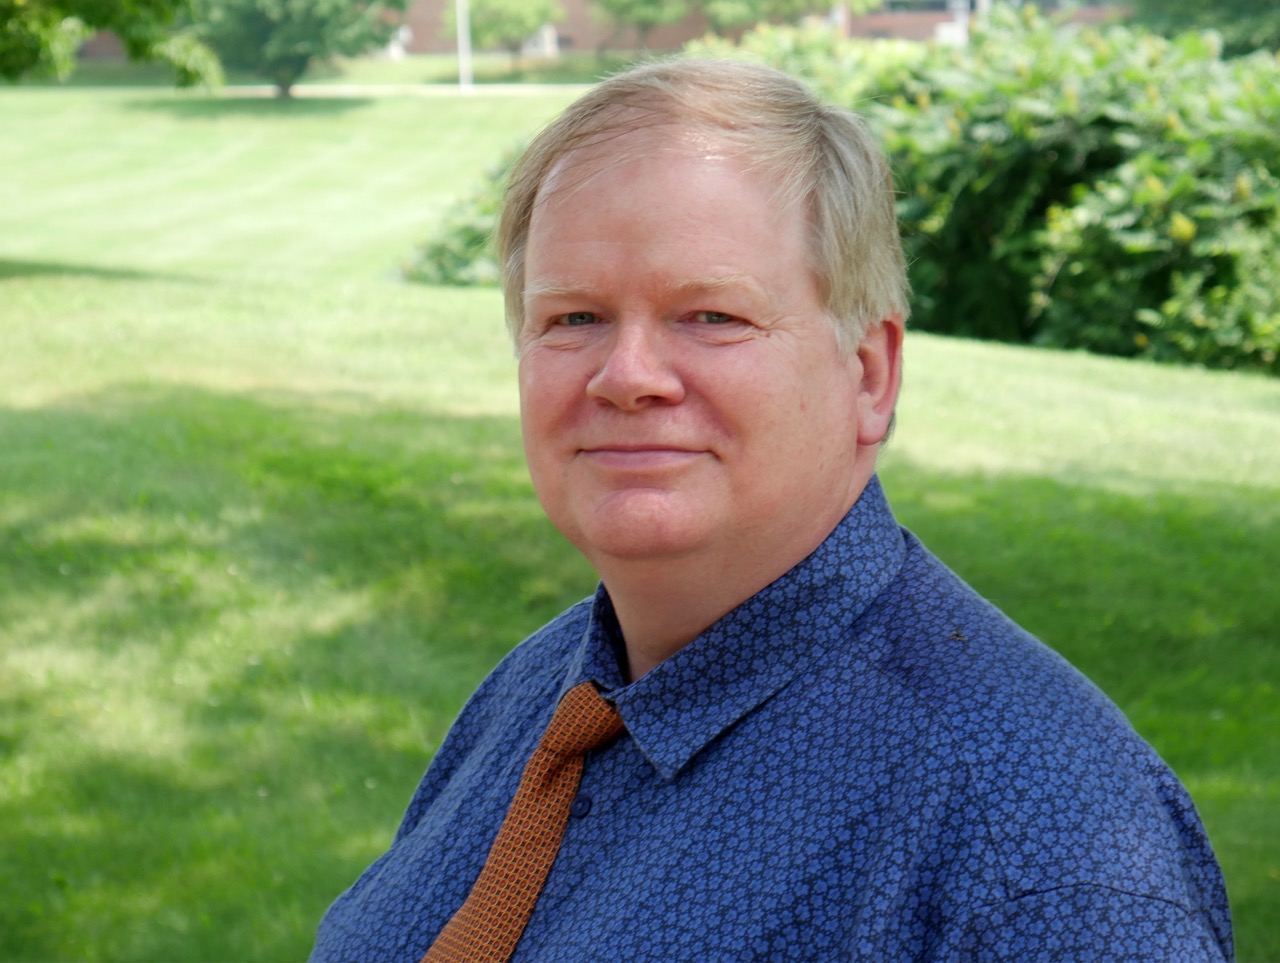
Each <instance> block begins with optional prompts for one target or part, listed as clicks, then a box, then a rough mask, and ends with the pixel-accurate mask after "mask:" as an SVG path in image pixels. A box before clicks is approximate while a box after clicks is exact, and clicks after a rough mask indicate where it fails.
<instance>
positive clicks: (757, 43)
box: [408, 6, 1280, 373]
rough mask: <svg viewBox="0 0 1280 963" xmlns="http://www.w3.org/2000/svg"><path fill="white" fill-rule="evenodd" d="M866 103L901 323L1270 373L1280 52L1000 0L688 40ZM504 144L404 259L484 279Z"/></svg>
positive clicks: (1279, 249)
mask: <svg viewBox="0 0 1280 963" xmlns="http://www.w3.org/2000/svg"><path fill="white" fill-rule="evenodd" d="M690 51H691V52H692V53H694V54H695V55H701V56H733V57H747V58H750V59H754V60H758V61H763V62H765V63H769V64H772V65H774V66H777V67H780V68H782V69H784V70H786V71H788V72H789V73H791V74H793V75H795V76H798V77H801V78H803V79H805V80H806V81H808V82H809V83H810V84H811V85H812V86H813V87H814V88H815V89H816V90H817V91H818V92H819V94H821V96H822V97H823V98H824V99H825V100H828V101H830V102H832V103H837V104H843V105H845V106H848V107H852V108H855V109H857V110H858V111H859V112H860V113H862V114H863V115H864V116H866V117H867V119H868V121H869V123H870V124H871V126H872V127H873V128H874V129H875V130H876V132H877V134H878V135H879V137H880V140H881V141H882V142H883V143H884V145H885V148H886V150H887V151H888V153H889V155H890V159H891V162H892V164H893V168H894V171H895V174H896V176H897V179H898V186H899V191H900V199H899V203H898V214H899V219H900V220H901V222H902V225H903V229H904V237H905V242H906V248H907V255H908V259H909V260H910V262H911V264H912V283H913V292H912V304H913V314H912V322H913V324H914V325H915V326H916V328H918V329H920V330H925V331H936V332H940V333H945V334H959V335H965V336H968V337H979V338H989V339H994V340H1001V341H1009V342H1014V343H1024V344H1039V345H1046V346H1053V347H1065V348H1084V349H1086V350H1089V351H1094V352H1098V353H1101V354H1111V355H1120V356H1126V357H1127V356H1140V357H1148V358H1153V359H1158V360H1166V361H1178V362H1192V363H1198V364H1205V365H1210V366H1213V367H1219V368H1257V369H1261V370H1265V371H1269V372H1272V373H1277V372H1280V297H1278V296H1277V293H1276V292H1277V291H1280V167H1278V166H1277V164H1278V163H1280V59H1278V58H1277V56H1276V55H1275V54H1272V53H1262V52H1260V53H1255V54H1253V55H1251V56H1249V57H1244V58H1237V59H1223V57H1222V56H1221V43H1220V41H1219V39H1218V38H1217V37H1216V36H1215V35H1213V34H1208V33H1189V34H1184V35H1182V36H1180V37H1179V38H1177V39H1176V40H1172V41H1171V40H1166V39H1164V38H1161V37H1158V36H1155V35H1151V34H1146V33H1142V32H1140V31H1135V30H1130V29H1127V28H1123V27H1110V28H1106V29H1103V30H1081V29H1077V28H1074V27H1064V26H1061V25H1059V24H1057V23H1055V22H1052V21H1050V20H1048V19H1045V18H1044V17H1041V16H1040V15H1038V14H1037V13H1036V12H1035V9H1034V8H1033V7H1031V6H1027V7H1024V8H1023V9H1022V10H1020V11H1014V10H1013V9H1011V8H1009V7H1005V6H1000V7H997V8H996V10H995V11H994V12H993V14H992V16H991V19H990V21H989V22H988V24H987V25H986V27H985V28H984V29H982V30H979V31H975V35H974V42H973V43H972V44H971V45H970V46H969V47H967V48H964V49H962V50H961V49H955V48H948V47H943V46H925V45H922V44H913V43H906V42H886V41H866V40H857V39H855V40H845V39H841V38H838V37H836V36H835V35H833V34H832V33H831V32H830V31H827V30H821V29H815V30H798V29H794V28H774V27H760V28H756V29H754V30H752V31H750V32H748V33H747V34H746V35H745V36H744V37H743V38H742V40H741V41H740V42H738V43H731V42H729V41H725V40H717V39H714V38H712V39H708V40H706V41H702V42H699V43H694V44H692V45H690ZM505 170H506V167H505V162H502V161H499V160H498V159H497V158H495V160H494V165H493V167H492V168H491V170H490V173H489V177H488V179H487V181H486V182H484V183H482V184H481V186H480V187H479V188H478V189H477V191H476V192H475V193H474V194H473V195H470V196H468V197H465V198H463V199H462V200H461V201H460V202H459V203H458V204H457V205H456V206H455V207H454V208H453V209H451V210H450V212H449V214H448V216H447V217H446V218H445V220H444V221H442V222H441V223H440V224H439V225H437V226H436V227H435V229H434V231H433V232H432V233H431V234H430V236H429V237H428V238H427V239H426V241H425V242H424V243H423V244H422V245H421V247H420V249H419V251H418V254H417V256H416V257H415V258H414V259H413V261H412V263H411V265H410V266H409V271H408V273H409V276H410V277H412V278H414V279H417V280H422V281H425V282H427V283H460V284H471V283H490V282H492V281H493V280H495V279H496V277H497V271H496V265H495V264H494V262H493V254H492V251H491V250H490V249H489V247H488V244H487V241H486V238H487V237H488V235H489V233H490V231H491V228H492V226H493V223H494V219H495V218H496V214H497V209H498V202H499V195H500V189H501V180H502V178H503V176H504V175H505Z"/></svg>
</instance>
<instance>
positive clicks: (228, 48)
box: [192, 0, 408, 97]
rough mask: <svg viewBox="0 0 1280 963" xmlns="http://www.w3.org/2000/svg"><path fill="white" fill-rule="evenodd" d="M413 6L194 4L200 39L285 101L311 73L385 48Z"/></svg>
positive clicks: (270, 1) (342, 1) (328, 0)
mask: <svg viewBox="0 0 1280 963" xmlns="http://www.w3.org/2000/svg"><path fill="white" fill-rule="evenodd" d="M407 2H408V0H192V6H193V8H194V10H193V14H194V22H195V30H196V33H197V35H198V36H199V37H200V38H201V39H202V40H204V41H205V42H207V43H208V44H209V46H210V47H212V48H213V49H214V50H215V51H216V52H217V54H218V56H219V57H220V58H221V59H222V62H223V63H224V64H226V65H227V66H228V67H238V68H241V69H245V70H250V71H252V72H253V73H255V74H258V75H259V76H261V77H265V78H266V79H268V80H270V81H271V83H273V84H275V86H276V90H277V92H278V93H279V95H280V96H282V97H287V96H289V93H290V91H291V89H292V88H293V85H294V84H295V83H296V82H297V81H298V78H300V77H301V76H302V75H303V74H304V73H305V72H306V71H307V69H308V68H309V67H311V66H313V65H314V64H316V63H322V62H324V61H327V60H330V59H331V58H333V57H337V56H346V57H353V56H357V55H359V54H362V53H366V52H368V51H369V50H372V49H374V48H376V47H379V46H382V45H384V44H386V43H387V42H388V41H389V40H390V39H391V36H392V34H393V33H394V32H395V30H396V28H397V23H398V17H397V14H398V13H399V12H400V11H403V10H404V8H405V6H406V5H407Z"/></svg>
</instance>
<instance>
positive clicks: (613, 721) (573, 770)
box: [422, 682, 623, 963]
mask: <svg viewBox="0 0 1280 963" xmlns="http://www.w3.org/2000/svg"><path fill="white" fill-rule="evenodd" d="M622 731H623V725H622V718H621V717H620V716H619V715H618V710H617V709H615V708H614V707H613V706H611V705H610V704H609V703H607V702H605V701H604V699H603V698H601V696H600V693H599V692H597V691H596V687H595V686H594V685H593V684H592V683H590V682H583V683H581V684H579V685H576V686H574V687H573V688H572V689H570V690H569V691H568V692H567V693H565V696H564V698H563V699H561V700H560V705H559V706H558V707H557V708H556V712H555V715H554V716H553V717H552V719H551V724H550V725H548V726H547V729H546V731H545V732H544V733H543V734H542V740H541V741H540V742H539V743H538V748H537V749H535V750H534V753H533V755H532V756H530V757H529V762H528V763H527V764H526V765H525V768H524V774H523V775H522V776H521V777H520V785H519V786H518V787H517V788H516V794H515V798H514V799H512V801H511V807H510V808H509V809H508V810H507V815H506V818H505V819H504V820H503V822H502V827H501V828H500V829H499V830H498V835H497V837H496V838H495V839H494V841H493V846H492V847H491V848H490V850H489V856H488V859H486V860H485V864H484V868H483V869H481V871H480V876H479V878H478V879H477V880H476V882H475V885H474V886H473V887H472V888H471V893H470V895H468V896H467V900H466V902H465V903H463V904H462V907H461V908H460V909H459V910H458V912H457V913H455V914H454V916H453V918H452V919H451V920H449V922H448V923H447V924H446V925H445V928H444V929H443V930H442V931H441V932H440V935H439V936H438V937H436V941H435V942H434V943H433V944H432V945H431V948H430V949H429V950H427V952H426V955H425V956H423V958H422V963H505V961H506V960H509V959H510V958H511V954H512V953H513V952H514V951H515V948H516V943H517V942H519V940H520V935H521V934H522V933H523V932H524V928H525V926H526V925H527V924H528V922H529V917H530V916H532V915H533V907H534V904H536V903H537V901H538V894H539V893H540V892H541V891H542V886H543V884H544V883H545V882H546V880H547V874H548V873H549V872H550V871H551V864H552V863H553V862H555V858H556V853H558V852H559V851H560V841H561V840H562V839H563V838H564V829H565V824H566V823H567V822H568V820H569V807H570V806H571V805H572V803H573V797H574V796H575V795H576V794H577V791H578V783H579V781H580V780H581V778H582V763H583V757H584V756H585V755H586V754H587V753H588V752H590V751H591V750H592V749H595V748H597V747H598V746H602V745H604V744H605V743H607V742H609V741H611V740H612V739H614V738H616V737H617V736H618V735H620V734H621V733H622Z"/></svg>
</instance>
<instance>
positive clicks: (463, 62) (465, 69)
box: [454, 0, 472, 92]
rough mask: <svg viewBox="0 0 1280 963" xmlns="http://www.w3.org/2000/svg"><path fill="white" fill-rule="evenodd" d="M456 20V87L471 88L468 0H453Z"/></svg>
mask: <svg viewBox="0 0 1280 963" xmlns="http://www.w3.org/2000/svg"><path fill="white" fill-rule="evenodd" d="M454 13H455V17H454V19H456V20H457V21H458V89H459V90H462V91H464V92H466V91H469V90H470V89H471V80H472V78H471V6H470V4H469V3H468V0H454Z"/></svg>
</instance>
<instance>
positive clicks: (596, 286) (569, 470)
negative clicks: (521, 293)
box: [519, 133, 865, 581]
mask: <svg viewBox="0 0 1280 963" xmlns="http://www.w3.org/2000/svg"><path fill="white" fill-rule="evenodd" d="M624 140H625V141H626V142H627V143H630V144H633V145H634V144H637V143H639V144H640V145H641V146H642V147H644V148H647V150H644V151H643V152H642V153H641V154H640V155H639V156H638V157H637V158H636V159H632V160H627V161H624V162H612V163H611V162H610V161H609V159H608V158H607V157H605V156H601V155H595V156H589V157H588V158H587V160H588V161H589V163H588V164H586V165H582V166H579V165H580V164H581V161H580V160H575V158H574V157H570V159H569V161H568V162H567V164H564V163H562V165H561V166H560V167H558V168H557V169H556V170H555V171H553V173H552V175H551V177H550V178H549V179H548V182H547V183H546V184H545V185H544V186H543V188H542V191H541V192H540V194H539V201H538V205H537V207H536V208H535V210H534V213H533V218H532V222H531V226H530V230H529V238H528V248H527V257H526V265H525V284H526V294H525V319H524V326H523V329H522V332H521V335H520V339H519V348H520V404H521V412H522V419H523V428H524V444H525V451H526V455H527V457H528V462H529V469H530V473H531V475H532V477H533V483H534V487H535V489H536V490H537V493H538V497H539V499H540V500H541V502H542V505H543V507H544V508H545V510H546V512H547V514H548V516H550V518H551V520H552V522H553V523H554V524H555V525H556V527H557V528H559V529H560V531H561V532H563V533H564V535H565V536H566V537H567V538H568V539H569V540H570V541H571V542H573V543H574V544H575V545H576V546H577V547H578V548H579V549H580V550H581V551H582V552H583V553H584V554H585V555H586V556H587V558H588V559H590V560H591V561H592V562H593V564H595V566H596V568H597V569H598V570H600V571H601V572H602V574H603V572H604V571H605V570H606V569H607V568H608V567H609V566H610V565H613V564H616V563H618V562H631V561H657V562H671V561H675V560H692V561H696V562H702V563H704V564H705V566H706V567H705V568H702V569H699V571H703V572H705V574H706V575H707V576H710V577H715V575H716V573H720V572H724V573H729V572H730V571H737V569H736V568H732V566H734V565H740V564H741V561H742V559H744V558H756V559H759V560H760V561H761V562H762V563H763V564H764V565H766V566H768V565H773V564H779V563H785V564H783V567H782V568H781V570H779V571H778V572H777V574H781V572H782V571H785V570H786V569H787V568H789V567H790V566H791V565H793V564H795V563H796V562H797V561H799V560H800V558H803V557H804V555H806V554H808V552H809V551H811V550H812V548H813V547H815V546H816V545H817V544H818V543H819V542H820V541H821V540H822V538H824V537H825V536H826V534H827V533H829V532H830V531H831V529H832V528H833V527H834V526H835V525H836V523H837V522H838V521H839V519H840V518H841V517H842V516H843V515H844V513H845V512H846V511H847V510H848V508H849V506H850V505H852V503H853V502H854V501H855V500H856V498H857V495H858V493H859V492H860V490H861V487H862V485H863V484H864V483H865V477H862V478H857V477H856V473H855V471H854V463H855V458H856V456H857V454H858V450H859V446H858V402H859V391H860V382H861V374H862V364H861V362H860V359H859V357H858V356H850V357H846V356H842V354H841V352H840V351H839V349H838V347H837V343H836V337H835V333H834V331H833V329H832V324H831V322H830V321H829V320H828V318H827V316H826V313H825V310H824V308H823V305H822V302H821V300H820V297H819V292H818V288H817V283H816V281H815V279H814V277H813V274H812V271H811V269H810V268H809V265H808V263H807V257H806V254H807V249H806V240H807V234H806V232H807V224H806V220H805V217H804V215H803V212H802V211H800V210H797V209H794V208H788V209H778V207H777V205H776V204H775V202H774V200H773V197H772V193H773V190H772V189H773V183H772V182H771V181H770V180H769V178H768V177H767V176H765V175H764V174H762V173H760V172H756V171H749V170H745V167H746V165H745V164H744V163H743V162H742V161H741V159H740V158H738V157H735V156H734V155H733V153H732V152H730V151H728V150H725V149H723V148H722V147H719V146H717V145H715V144H714V143H712V144H708V143H707V142H706V140H705V139H703V140H701V141H699V140H697V139H695V138H693V137H691V136H689V137H681V136H679V135H678V134H671V133H668V134H654V133H643V134H632V135H628V137H627V138H624ZM613 146H615V147H616V146H617V145H616V142H615V144H614V145H613ZM793 556H794V557H793ZM606 581H607V579H606Z"/></svg>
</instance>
